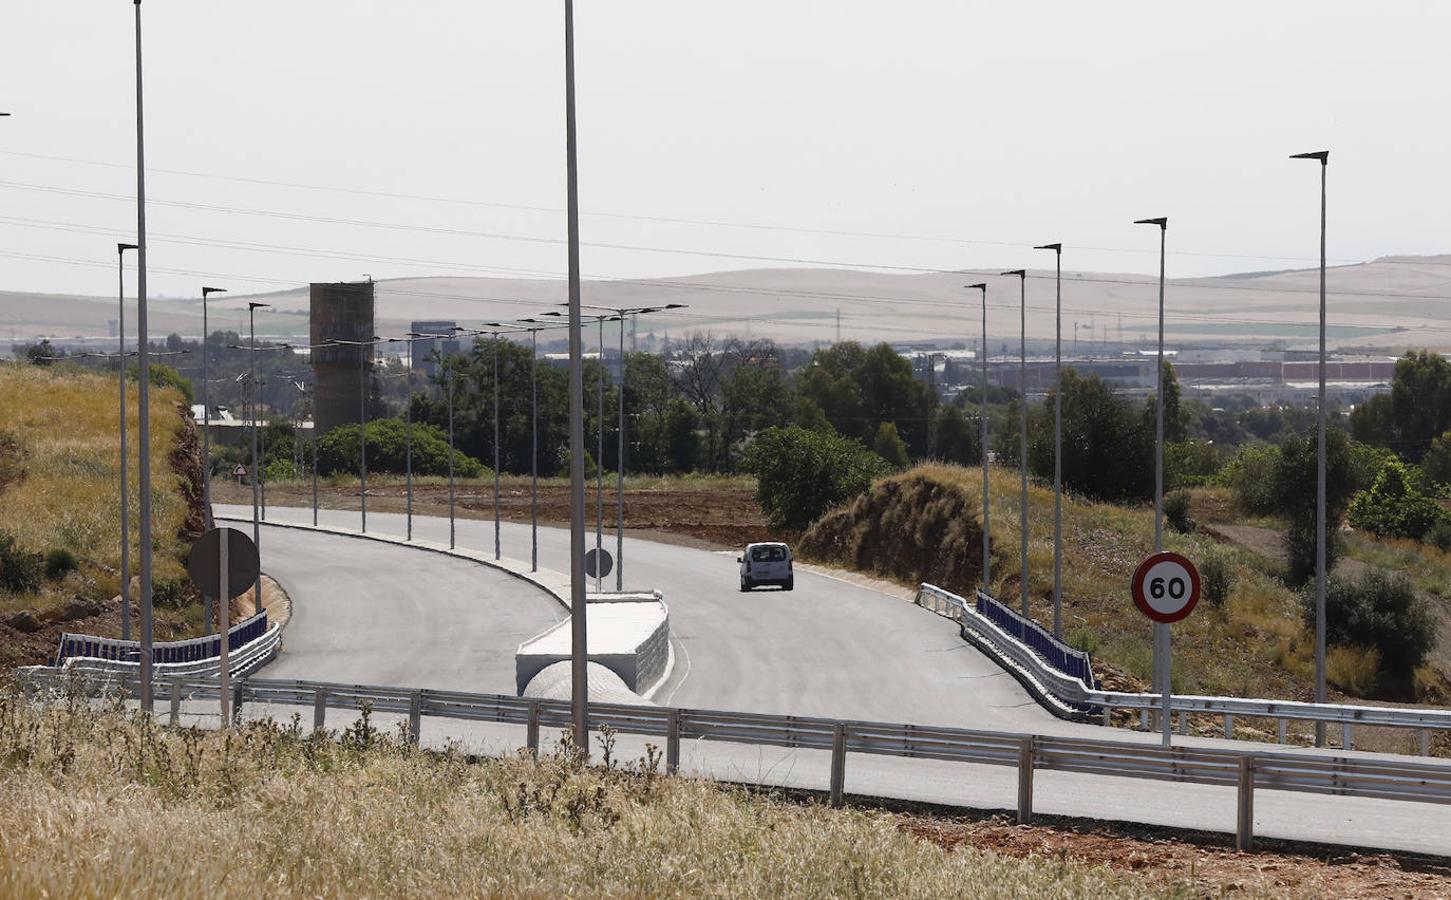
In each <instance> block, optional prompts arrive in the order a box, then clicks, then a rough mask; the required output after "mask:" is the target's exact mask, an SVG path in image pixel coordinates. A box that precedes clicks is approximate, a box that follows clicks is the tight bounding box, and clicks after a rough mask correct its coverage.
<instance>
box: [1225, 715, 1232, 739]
mask: <svg viewBox="0 0 1451 900" xmlns="http://www.w3.org/2000/svg"><path fill="white" fill-rule="evenodd" d="M1224 739H1225V740H1226V741H1232V740H1234V714H1233V713H1225V714H1224Z"/></svg>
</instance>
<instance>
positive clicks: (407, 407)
mask: <svg viewBox="0 0 1451 900" xmlns="http://www.w3.org/2000/svg"><path fill="white" fill-rule="evenodd" d="M423 336H424V335H422V334H420V333H419V332H417V331H410V332H408V335H407V337H408V401H407V402H406V403H404V404H403V415H404V422H405V423H406V425H405V427H406V429H407V436H408V450H407V456H406V459H407V461H406V463H405V464H404V470H405V471H406V472H407V475H406V476H405V477H406V478H407V480H408V506H407V512H408V514H407V521H408V526H407V527H408V540H410V541H411V540H413V350H414V345H415V344H417V343H418V339H419V338H421V337H423Z"/></svg>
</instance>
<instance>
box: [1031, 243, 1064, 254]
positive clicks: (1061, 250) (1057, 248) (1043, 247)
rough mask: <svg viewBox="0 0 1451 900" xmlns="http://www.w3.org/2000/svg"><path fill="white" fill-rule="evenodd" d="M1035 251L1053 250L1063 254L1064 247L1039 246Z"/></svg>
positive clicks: (1058, 245)
mask: <svg viewBox="0 0 1451 900" xmlns="http://www.w3.org/2000/svg"><path fill="white" fill-rule="evenodd" d="M1033 249H1034V250H1052V251H1053V252H1055V253H1062V252H1063V245H1062V244H1039V245H1038V246H1036V247H1034V248H1033Z"/></svg>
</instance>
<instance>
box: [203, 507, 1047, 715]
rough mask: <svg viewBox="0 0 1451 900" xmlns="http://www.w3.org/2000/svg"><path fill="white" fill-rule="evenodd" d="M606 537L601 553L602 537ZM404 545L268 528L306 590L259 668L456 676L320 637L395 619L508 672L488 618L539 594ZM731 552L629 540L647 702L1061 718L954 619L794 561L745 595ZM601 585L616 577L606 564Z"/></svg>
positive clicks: (384, 640) (354, 635) (429, 521)
mask: <svg viewBox="0 0 1451 900" xmlns="http://www.w3.org/2000/svg"><path fill="white" fill-rule="evenodd" d="M218 514H219V515H250V510H244V509H242V508H241V507H218ZM267 514H268V518H269V519H270V520H272V521H274V522H279V521H280V522H300V523H311V521H312V515H311V511H310V510H303V509H276V508H272V509H268V511H267ZM318 521H319V523H320V524H323V525H328V526H335V527H344V528H356V527H357V526H358V515H357V513H349V512H346V511H338V510H322V511H321V512H320V513H319V520H318ZM368 529H369V532H370V533H380V534H392V535H402V534H403V533H404V531H405V521H404V518H403V516H401V515H397V514H388V513H374V514H371V515H369V516H368ZM413 533H414V535H415V537H419V538H422V539H426V540H431V541H441V542H444V543H446V542H447V541H448V520H447V519H444V518H431V517H422V516H415V517H414V520H413ZM502 535H503V536H502V551H503V556H504V557H505V558H512V559H515V560H520V559H523V560H527V559H528V558H529V527H528V526H527V525H516V524H510V523H505V524H504V526H503V531H502ZM457 543H458V545H459V546H466V547H470V548H492V547H493V523H492V522H485V521H479V520H474V519H459V520H458V522H457ZM607 546H608V547H610V548H611V551H612V552H613V539H612V538H610V539H609V540H608V541H607ZM567 549H568V532H567V531H566V530H564V529H560V528H540V529H539V562H540V566H541V567H543V568H549V569H554V570H555V571H567V562H566V561H567V558H568V557H567ZM410 553H413V551H409V550H407V549H406V548H400V547H394V546H390V545H387V544H380V543H375V542H367V541H360V540H356V539H352V538H345V537H336V536H327V535H316V534H308V533H306V532H301V531H297V530H295V529H279V528H267V527H265V526H264V528H263V533H262V558H263V560H264V568H265V569H266V570H267V571H268V572H269V573H270V574H272V575H273V576H274V577H277V578H278V579H279V580H280V581H281V582H282V583H283V585H284V586H286V587H287V588H288V589H289V590H290V591H293V592H295V593H297V594H298V595H299V597H301V598H302V600H301V601H300V602H299V604H298V614H297V617H296V618H295V619H294V621H293V624H292V625H289V626H288V633H287V642H286V650H285V651H284V653H283V655H282V656H281V657H280V658H279V661H278V663H276V664H274V666H273V667H270V668H269V670H268V674H269V675H274V674H275V675H276V677H309V678H316V679H331V678H332V675H330V674H329V673H331V672H336V671H347V672H350V673H353V674H352V676H351V677H348V678H345V679H343V680H348V681H361V682H368V683H373V684H399V685H409V686H417V687H459V689H463V688H462V687H461V686H460V685H459V684H458V683H457V681H448V679H450V678H453V677H455V676H456V675H457V674H458V673H460V672H461V671H462V670H461V669H460V668H459V667H458V664H457V663H455V662H454V661H452V660H451V659H450V658H444V659H429V658H426V657H420V656H418V655H416V654H415V653H414V652H413V651H407V652H406V654H398V655H397V656H396V658H390V657H389V655H388V654H386V653H382V652H379V653H373V654H369V655H367V656H365V657H363V658H360V659H357V660H352V661H347V662H344V661H342V660H340V659H338V658H337V655H336V654H335V653H334V652H333V651H332V650H330V649H328V648H336V649H339V650H340V649H341V648H343V647H346V646H348V645H353V646H361V647H374V646H379V645H390V646H391V645H392V643H393V641H392V640H391V639H392V638H393V637H394V628H395V627H396V628H403V629H404V630H403V631H401V632H398V633H399V634H407V635H409V640H410V641H411V642H412V643H410V644H409V646H420V647H421V646H424V645H427V644H428V643H430V641H433V642H435V645H436V642H438V641H447V640H450V639H451V640H455V641H458V642H459V643H460V644H462V643H463V642H464V641H465V635H469V634H472V635H480V634H487V635H489V638H488V642H489V646H490V647H491V648H493V647H498V648H501V649H502V648H505V647H507V651H508V654H509V658H508V668H509V671H510V673H512V671H513V648H514V646H515V645H517V643H518V641H519V640H521V639H522V638H523V637H527V636H529V635H527V634H520V633H519V632H518V630H517V628H514V627H513V625H512V623H513V620H510V621H511V626H510V630H509V632H508V634H509V637H508V640H512V641H513V643H506V642H502V641H501V642H500V643H497V644H496V643H495V642H494V638H495V637H496V636H499V635H497V634H496V633H495V632H496V629H495V627H494V626H493V625H492V622H493V617H494V616H495V615H496V614H497V613H499V612H500V611H508V612H509V613H510V614H511V615H518V614H519V610H521V609H526V608H528V609H533V608H534V607H541V606H544V603H545V601H543V600H542V599H541V600H540V601H539V602H537V603H529V602H527V600H529V599H533V598H529V597H528V594H529V593H530V592H529V590H528V589H524V590H521V585H520V583H519V582H518V581H515V580H513V579H511V578H510V577H509V576H507V575H502V574H500V573H493V572H489V571H488V570H487V569H485V568H484V567H482V566H478V565H475V564H473V563H470V562H465V561H462V560H454V559H450V558H448V557H445V556H442V555H439V554H433V553H429V554H427V555H426V556H424V557H421V558H420V557H418V556H417V555H416V553H415V554H414V555H412V556H409V554H410ZM735 559H736V557H735V554H734V553H730V552H715V551H709V550H699V549H695V548H690V547H681V546H676V545H673V544H663V543H658V542H655V541H647V540H637V539H631V538H628V537H627V538H626V540H625V585H624V586H625V588H626V589H627V590H645V589H656V590H659V591H661V592H662V593H663V594H664V596H665V602H666V603H667V604H668V605H669V607H670V627H671V633H672V636H673V639H674V640H673V643H674V649H675V653H676V658H675V668H674V671H673V672H672V674H671V676H670V679H669V680H668V681H667V683H666V684H665V685H663V686H662V687H661V688H660V690H659V691H658V693H657V694H656V699H657V700H658V701H659V702H661V703H664V704H668V705H672V706H684V707H700V708H709V709H725V710H735V711H741V712H769V713H794V714H798V715H813V716H835V717H841V718H854V719H873V720H877V721H884V722H886V721H890V722H912V723H916V724H931V725H958V726H963V727H976V728H993V729H999V730H1037V731H1040V732H1041V731H1043V730H1044V729H1045V728H1049V729H1051V728H1054V726H1055V725H1062V724H1066V723H1059V722H1058V720H1056V719H1054V718H1053V717H1052V716H1051V715H1049V714H1048V713H1047V712H1045V711H1044V710H1042V709H1041V708H1040V707H1039V706H1038V705H1037V704H1036V703H1035V702H1033V700H1032V699H1031V698H1030V697H1029V696H1028V695H1027V693H1026V692H1025V691H1024V690H1023V689H1022V687H1021V686H1020V685H1019V684H1018V683H1017V682H1016V681H1014V680H1013V678H1012V677H1011V676H1009V675H1008V674H1006V673H1005V672H1003V670H1002V669H1000V668H998V667H997V666H996V665H995V664H993V663H992V662H990V661H989V660H988V659H987V658H986V657H984V656H982V655H981V654H980V653H978V652H977V651H976V650H974V649H973V648H972V647H970V646H969V645H967V644H966V643H965V642H964V641H962V640H961V639H960V638H959V637H958V636H957V632H956V629H955V628H954V626H953V625H952V624H951V623H949V622H947V621H946V620H944V619H942V618H941V617H939V616H937V615H935V614H933V613H931V612H928V611H927V610H924V609H922V608H920V607H918V606H915V605H913V604H912V603H910V602H908V601H906V600H903V599H901V598H899V597H893V596H889V595H886V594H883V593H880V592H878V591H874V590H871V589H869V588H866V587H861V586H859V585H856V584H852V583H849V582H846V581H843V580H841V579H838V578H834V577H832V576H830V575H824V574H818V573H815V572H807V571H803V570H800V569H798V571H797V573H796V586H795V590H794V591H791V592H784V591H778V590H775V589H771V588H765V589H760V590H757V591H753V592H751V593H741V592H740V591H739V590H738V589H737V587H738V584H737V583H738V576H737V563H736V561H735ZM459 567H462V568H459ZM468 570H472V571H474V572H475V573H478V574H477V575H476V581H469V580H468V578H467V575H466V572H467V571H468ZM500 579H502V580H500ZM410 582H411V583H412V585H413V586H412V587H411V588H410V586H409V585H410ZM511 582H512V584H511ZM475 584H477V585H480V586H482V585H485V584H493V585H497V587H498V588H504V589H508V588H512V592H511V596H512V597H514V602H513V603H503V604H501V603H499V601H498V598H497V597H495V595H494V594H492V593H488V592H485V594H484V595H482V599H481V600H480V602H479V603H477V604H473V603H470V602H469V601H467V600H464V601H463V602H462V603H460V601H459V596H458V595H457V594H455V595H450V594H449V593H448V592H449V590H454V591H455V592H462V594H464V595H467V594H468V592H470V591H476V590H482V587H475V586H474V585H475ZM605 584H606V587H607V588H612V587H613V576H611V577H610V578H607V579H606V580H605ZM450 585H452V586H453V587H452V588H450ZM491 590H495V588H491ZM319 591H320V592H321V593H322V596H323V597H325V598H327V599H326V600H325V601H323V602H325V603H327V605H328V610H329V611H328V612H327V613H326V614H324V615H321V616H317V617H314V618H310V617H309V613H308V612H307V610H306V607H307V606H308V604H310V603H317V602H319V601H318V600H317V599H316V598H317V597H318V593H319ZM369 594H375V595H378V597H377V598H375V599H369V600H366V601H356V600H355V601H351V602H362V603H364V604H365V605H364V608H365V609H367V610H368V613H367V615H364V616H349V615H347V613H348V611H349V603H350V601H348V600H344V599H342V598H344V597H355V598H356V597H362V596H364V595H369ZM390 596H391V597H394V598H396V600H395V601H394V602H393V604H392V605H394V607H395V610H394V613H392V614H389V616H385V615H384V613H383V612H382V607H386V606H389V605H390V601H388V600H386V599H383V598H386V597H390ZM541 596H542V595H541ZM521 601H523V602H521ZM551 606H552V604H551ZM553 610H558V607H553ZM461 613H466V615H463V616H461ZM556 617H558V615H557V613H556ZM430 618H431V622H430V621H429V620H430ZM529 621H534V622H539V624H538V627H535V628H534V630H533V632H530V633H531V634H532V633H537V632H538V631H542V630H543V629H544V627H546V626H547V625H548V624H549V621H554V620H553V619H550V620H548V621H542V622H541V621H540V620H538V619H537V618H536V619H529V618H528V617H523V618H521V619H520V621H519V623H518V627H520V628H524V629H525V630H527V627H525V625H526V624H527V622H529ZM314 625H320V626H322V628H323V629H324V630H326V631H327V632H328V636H326V637H323V636H321V635H317V634H315V633H314V627H313V626H314ZM531 627H532V626H531ZM420 629H421V631H420ZM429 630H431V631H432V633H433V637H432V638H430V637H428V635H427V632H428V631H429ZM299 644H300V645H301V646H300V647H299ZM295 651H296V653H295ZM360 656H362V654H360ZM405 656H406V657H410V658H404V657H405ZM445 681H447V683H445ZM469 689H471V690H504V691H506V692H512V691H513V681H512V674H511V677H510V681H509V683H508V685H507V687H505V688H484V687H472V688H469Z"/></svg>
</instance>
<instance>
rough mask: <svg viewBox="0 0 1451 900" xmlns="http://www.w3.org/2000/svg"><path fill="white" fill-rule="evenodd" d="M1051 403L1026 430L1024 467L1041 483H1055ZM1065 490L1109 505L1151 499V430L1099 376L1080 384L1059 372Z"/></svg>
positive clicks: (1074, 375) (1066, 371)
mask: <svg viewBox="0 0 1451 900" xmlns="http://www.w3.org/2000/svg"><path fill="white" fill-rule="evenodd" d="M1053 401H1054V398H1053V395H1052V394H1049V396H1048V398H1047V400H1046V402H1044V403H1043V404H1042V405H1040V406H1039V407H1037V408H1036V410H1035V411H1034V414H1033V415H1032V416H1031V417H1030V419H1029V425H1028V432H1029V434H1028V466H1029V468H1030V469H1031V470H1032V472H1033V474H1035V475H1037V476H1038V477H1040V478H1045V479H1046V478H1052V477H1053ZM1150 424H1151V425H1152V420H1150ZM1013 431H1014V433H1015V434H1016V432H1017V427H1016V422H1014V427H1013ZM1015 443H1016V442H1015ZM1016 455H1017V454H1016V453H1014V457H1016ZM1063 484H1064V486H1065V487H1067V488H1068V489H1069V490H1073V491H1077V492H1079V493H1082V494H1085V495H1087V496H1089V497H1092V498H1094V499H1097V500H1104V501H1107V502H1110V503H1139V502H1143V501H1145V500H1149V499H1152V498H1153V496H1154V434H1153V430H1152V428H1146V427H1145V425H1144V416H1143V415H1142V413H1141V412H1140V411H1139V410H1138V409H1137V408H1136V405H1134V404H1130V403H1129V401H1128V400H1126V399H1124V398H1123V397H1122V396H1120V395H1118V394H1115V393H1114V392H1113V390H1112V389H1111V388H1109V387H1108V385H1106V384H1104V383H1103V382H1102V381H1100V380H1099V379H1098V377H1097V376H1089V377H1087V378H1084V377H1081V376H1080V375H1079V374H1078V373H1077V372H1075V371H1074V370H1073V369H1064V370H1063Z"/></svg>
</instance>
